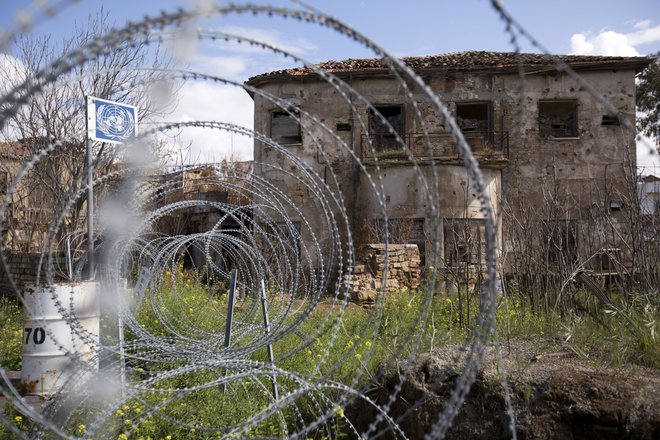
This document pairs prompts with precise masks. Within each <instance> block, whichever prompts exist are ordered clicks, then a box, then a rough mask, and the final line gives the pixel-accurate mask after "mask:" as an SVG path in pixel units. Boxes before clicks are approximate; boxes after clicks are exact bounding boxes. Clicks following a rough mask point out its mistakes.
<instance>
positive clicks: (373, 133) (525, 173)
mask: <svg viewBox="0 0 660 440" xmlns="http://www.w3.org/2000/svg"><path fill="white" fill-rule="evenodd" d="M557 58H558V59H559V60H560V61H561V62H563V63H565V64H566V65H567V66H568V67H570V68H571V69H572V70H573V71H574V72H576V73H577V74H578V75H579V77H580V78H581V80H582V82H579V81H578V80H576V79H575V78H574V77H572V76H571V75H569V74H568V73H567V72H565V71H563V70H561V69H558V68H557V67H556V65H555V63H554V62H553V60H552V59H551V58H550V57H547V56H544V55H540V54H515V53H497V52H476V51H470V52H461V53H451V54H446V55H437V56H426V57H409V58H404V59H403V61H404V62H405V63H406V64H407V65H408V66H409V67H410V68H412V69H413V70H414V71H415V72H416V73H417V74H419V75H420V76H421V78H422V79H423V80H424V81H425V82H426V84H428V85H429V86H430V87H431V89H432V90H433V92H434V93H436V94H437V96H438V97H439V98H440V99H441V100H442V102H443V103H444V104H445V106H446V107H447V108H448V109H449V111H450V112H451V113H452V114H453V115H454V117H455V118H456V120H457V121H458V124H459V126H460V128H461V129H462V131H463V134H464V135H465V137H466V139H467V141H468V143H469V145H470V146H471V148H472V150H473V152H474V153H475V155H476V157H477V159H478V161H479V164H480V167H481V170H482V172H483V175H484V179H485V182H486V185H487V192H488V195H489V196H490V199H491V201H492V202H493V205H494V210H495V213H496V215H497V218H498V219H499V220H500V221H499V231H498V235H499V239H500V252H501V259H500V260H501V262H502V268H501V269H502V270H503V271H504V272H505V273H513V272H516V271H523V270H527V271H529V270H534V267H537V266H538V267H554V266H553V265H556V266H557V267H559V266H566V267H567V266H575V265H578V264H582V265H583V266H584V267H585V268H589V269H592V270H595V271H598V270H601V271H602V270H613V268H614V266H615V265H619V266H617V267H623V265H625V264H626V262H629V261H630V259H631V253H632V252H634V250H631V249H630V248H629V247H626V245H625V243H622V241H624V242H625V241H626V237H627V236H628V234H629V233H630V231H629V230H627V229H626V222H625V220H626V218H627V216H628V210H629V208H631V200H632V199H631V197H632V196H633V195H634V192H635V175H634V170H635V167H634V165H635V133H634V132H633V131H631V130H628V129H626V127H624V124H623V120H625V121H627V122H628V123H629V124H628V126H634V118H635V75H636V74H637V73H638V72H640V71H641V70H642V69H644V68H645V67H646V66H647V65H648V63H649V61H650V60H649V59H648V58H644V57H606V56H576V55H561V56H558V57H557ZM318 67H319V68H320V69H323V70H324V71H326V72H329V73H331V74H333V75H335V76H336V77H337V78H339V79H340V80H342V81H344V82H345V83H347V84H348V86H350V88H352V90H353V91H346V90H349V89H346V88H342V87H334V86H333V84H332V83H331V82H330V81H328V80H327V79H326V78H324V77H323V76H322V75H321V74H319V73H317V72H315V71H314V70H313V69H311V68H306V67H301V68H292V69H288V70H281V71H275V72H269V73H264V74H262V75H259V76H256V77H253V78H251V79H249V80H248V81H247V82H246V85H247V86H248V88H249V87H252V88H254V89H253V90H252V91H250V94H251V96H252V97H253V99H254V109H255V112H254V126H255V131H256V132H257V133H262V134H264V135H265V137H266V138H270V140H269V139H266V138H264V139H262V138H259V139H257V140H256V141H255V145H254V173H255V178H258V179H263V180H265V181H268V182H270V183H272V184H273V185H274V187H276V188H278V190H281V192H282V194H283V195H285V196H286V197H285V200H287V201H288V202H287V203H288V204H287V203H285V205H287V206H286V210H287V213H288V215H289V217H290V218H291V219H292V224H293V225H294V226H295V229H297V230H298V231H299V232H300V240H302V243H304V245H305V246H309V247H311V246H316V244H318V246H319V248H320V249H322V250H323V252H325V251H327V250H328V247H330V246H332V243H331V236H332V234H333V231H332V230H330V229H329V228H328V224H330V222H328V220H327V218H326V217H328V216H332V215H338V213H339V212H340V210H339V209H335V208H333V206H335V205H336V206H340V205H341V206H343V207H344V208H345V212H346V213H347V219H346V220H345V221H344V223H347V224H346V229H347V230H349V229H350V231H352V237H351V238H352V239H353V241H354V243H356V244H357V245H359V244H361V243H369V242H379V241H382V236H380V237H379V236H378V235H379V233H380V234H382V231H383V230H384V228H383V224H382V221H383V219H382V218H383V212H385V213H386V214H387V218H388V222H389V226H390V240H389V241H390V242H391V243H396V242H400V243H414V244H417V245H418V247H419V248H420V251H421V256H422V264H424V260H429V256H430V255H431V253H433V252H439V253H440V254H441V256H440V261H441V262H442V264H441V265H442V268H443V271H444V273H446V274H447V276H450V275H451V274H452V273H453V269H456V268H461V267H464V268H468V270H467V272H464V273H468V272H471V270H470V267H480V266H482V265H483V254H484V251H483V225H484V219H483V215H482V214H481V212H480V211H479V204H478V201H477V198H476V194H475V191H474V189H473V186H472V182H471V181H470V179H469V178H468V175H467V173H466V169H465V168H464V166H463V160H462V158H461V157H460V156H459V153H458V150H457V147H456V144H455V141H454V140H453V138H452V136H451V135H450V133H448V131H447V123H446V121H444V120H443V118H442V117H441V116H440V115H438V114H437V113H436V112H435V110H434V108H433V107H432V106H431V105H430V104H429V102H428V99H426V98H425V97H424V95H423V94H421V93H420V91H419V90H418V89H417V88H416V86H415V85H414V84H410V81H408V80H404V81H401V80H399V78H398V74H397V72H396V71H395V70H393V69H390V68H388V67H387V66H385V65H384V64H383V62H382V61H381V60H379V59H357V60H354V59H351V60H346V61H338V62H335V61H332V62H326V63H322V64H320V65H319V66H318ZM590 89H593V91H595V92H597V93H598V94H600V95H601V96H602V97H603V99H604V100H605V101H606V102H607V103H609V104H610V105H611V106H613V107H614V108H615V109H616V111H617V113H616V114H614V113H611V112H609V111H608V110H607V109H606V107H605V106H604V105H603V103H602V102H600V101H599V100H598V99H597V98H596V97H595V96H594V95H593V94H592V93H591V92H592V90H590ZM256 91H258V93H255V92H256ZM431 164H433V165H435V167H431V166H430V165H431ZM378 170H379V171H378ZM432 173H437V180H435V179H433V178H432ZM376 174H378V176H379V177H378V179H377V178H375V177H374V176H376ZM420 175H421V176H425V177H427V178H428V180H427V182H437V186H436V183H433V185H434V186H432V187H424V186H423V184H422V183H423V182H422V181H421V180H420V177H419V176H420ZM315 182H318V185H317V183H315ZM381 183H382V192H381V191H380V190H378V191H377V189H378V188H380V185H381ZM323 184H325V185H327V186H328V187H330V188H333V190H332V191H331V195H330V196H328V195H327V194H326V195H325V196H323V197H325V198H328V199H330V200H329V201H327V205H328V206H330V208H329V209H325V208H323V207H322V206H320V205H323V203H326V202H320V201H319V199H322V198H323V197H322V196H321V193H322V192H321V191H319V188H320V187H321V186H322V185H323ZM381 193H382V198H379V194H381ZM429 195H431V196H432V197H439V199H440V207H441V208H440V209H441V211H442V212H441V213H440V218H441V225H440V226H437V225H436V224H435V222H431V221H430V218H431V217H430V216H431V213H429V212H428V206H427V205H428V203H427V202H428V199H427V197H429ZM381 206H382V207H384V209H381ZM334 220H336V221H338V222H339V224H340V225H341V224H342V219H341V218H335V219H334ZM435 227H438V229H437V230H436V231H439V232H440V236H441V237H442V239H441V241H442V243H440V244H439V246H438V247H436V248H435V249H434V245H435V241H433V242H431V241H430V240H429V237H431V236H438V235H437V234H436V235H434V234H433V228H435ZM338 234H339V235H340V236H342V237H343V238H346V232H342V231H339V233H338ZM332 251H333V252H336V253H339V252H341V251H343V249H342V250H336V249H332ZM599 252H600V254H599ZM601 254H602V255H601ZM603 255H604V257H603ZM608 258H611V259H613V260H616V261H608ZM469 276H470V277H472V276H473V275H469Z"/></svg>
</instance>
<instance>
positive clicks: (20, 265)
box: [0, 252, 66, 291]
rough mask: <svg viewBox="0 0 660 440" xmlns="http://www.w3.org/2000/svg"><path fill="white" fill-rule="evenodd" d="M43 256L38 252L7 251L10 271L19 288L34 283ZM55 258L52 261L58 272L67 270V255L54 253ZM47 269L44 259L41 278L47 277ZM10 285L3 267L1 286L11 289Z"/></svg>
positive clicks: (6, 256) (0, 277)
mask: <svg viewBox="0 0 660 440" xmlns="http://www.w3.org/2000/svg"><path fill="white" fill-rule="evenodd" d="M41 257H42V254H36V253H11V252H7V253H5V258H6V259H7V265H8V269H9V273H10V274H11V276H12V277H13V279H14V282H15V283H16V284H17V287H18V288H21V287H23V286H25V285H27V284H30V283H34V282H35V281H36V279H37V271H38V269H39V261H40V259H41ZM53 259H54V260H55V261H54V262H52V264H53V265H55V267H56V268H57V270H56V272H65V271H66V257H65V256H64V255H58V254H53ZM45 271H46V266H45V261H44V265H42V267H41V274H40V276H41V280H44V279H45V276H46V272H45ZM56 275H57V274H56ZM58 279H59V278H58ZM9 286H10V283H9V276H8V275H7V271H5V270H4V269H2V270H0V288H2V287H4V288H5V289H3V290H6V291H11V289H10V287H9Z"/></svg>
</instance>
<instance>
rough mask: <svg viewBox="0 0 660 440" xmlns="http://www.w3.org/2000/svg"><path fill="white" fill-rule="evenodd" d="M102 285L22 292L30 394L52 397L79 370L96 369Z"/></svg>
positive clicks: (24, 374)
mask: <svg viewBox="0 0 660 440" xmlns="http://www.w3.org/2000/svg"><path fill="white" fill-rule="evenodd" d="M98 290H99V289H98V283H97V282H94V281H83V282H79V283H59V284H55V285H52V286H41V287H37V288H35V287H32V288H27V289H26V290H25V291H24V292H23V301H24V305H25V314H24V316H25V318H24V324H23V366H22V369H21V386H22V387H23V391H24V392H25V393H26V394H40V395H44V394H54V393H56V392H58V391H59V390H60V388H61V387H62V386H63V385H64V383H65V382H66V381H67V380H68V379H69V378H71V377H72V375H73V374H79V373H77V372H80V368H81V366H83V367H88V368H87V370H88V371H89V368H91V369H98V360H97V356H96V354H97V351H98V345H99V314H100V302H99V291H98Z"/></svg>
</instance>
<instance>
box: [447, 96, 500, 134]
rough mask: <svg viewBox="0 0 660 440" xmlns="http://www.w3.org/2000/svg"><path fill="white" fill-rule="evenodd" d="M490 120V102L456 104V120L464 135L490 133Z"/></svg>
mask: <svg viewBox="0 0 660 440" xmlns="http://www.w3.org/2000/svg"><path fill="white" fill-rule="evenodd" d="M490 119H491V118H490V103H489V102H459V103H456V120H457V122H458V126H459V127H460V128H461V130H462V131H463V133H470V132H476V133H488V132H490V131H491V130H492V127H491V123H490Z"/></svg>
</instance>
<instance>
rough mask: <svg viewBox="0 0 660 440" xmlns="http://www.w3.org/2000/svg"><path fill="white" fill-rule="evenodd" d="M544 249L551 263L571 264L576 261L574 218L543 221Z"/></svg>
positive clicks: (575, 225) (575, 227)
mask: <svg viewBox="0 0 660 440" xmlns="http://www.w3.org/2000/svg"><path fill="white" fill-rule="evenodd" d="M543 232H544V234H543V235H544V243H543V244H544V250H545V257H546V259H547V261H549V262H551V263H558V264H559V263H563V264H572V263H574V262H576V261H577V256H578V255H577V252H578V248H577V223H576V222H575V220H547V221H544V222H543Z"/></svg>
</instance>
